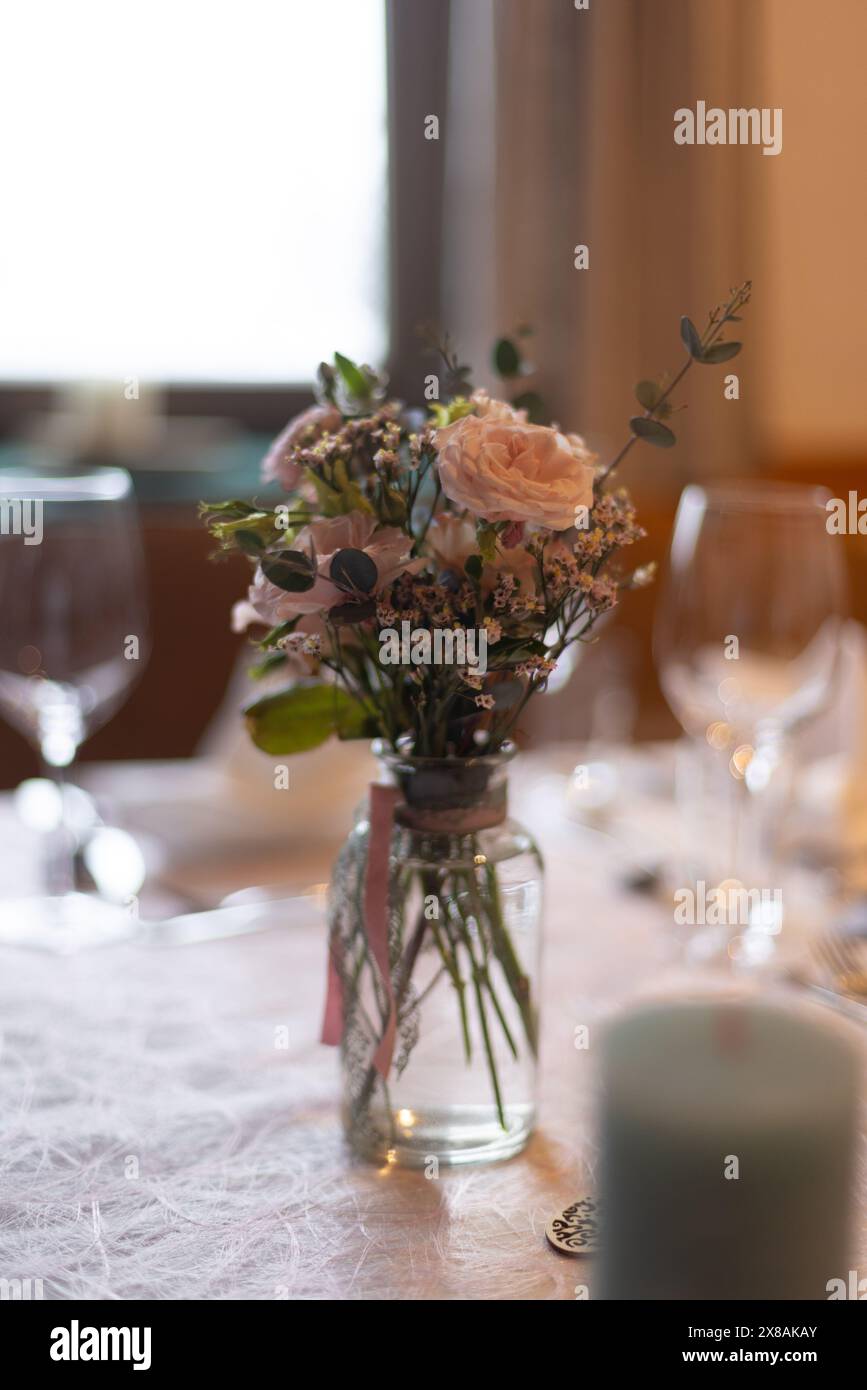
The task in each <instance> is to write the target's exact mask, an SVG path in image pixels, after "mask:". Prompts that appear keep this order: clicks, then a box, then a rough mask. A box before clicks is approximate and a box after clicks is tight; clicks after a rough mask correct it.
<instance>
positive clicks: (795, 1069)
mask: <svg viewBox="0 0 867 1390" xmlns="http://www.w3.org/2000/svg"><path fill="white" fill-rule="evenodd" d="M601 1060H602V1098H601V1135H600V1142H601V1152H600V1166H599V1197H600V1203H601V1247H600V1254H599V1269H598V1274H597V1280H596V1282H595V1286H594V1295H595V1297H597V1298H608V1299H698V1298H723V1299H733V1298H744V1299H751V1298H779V1299H805V1298H820V1299H825V1298H827V1297H828V1293H827V1284H828V1281H829V1280H830V1279H833V1278H839V1277H842V1278H844V1279H845V1277H846V1273H847V1270H848V1268H849V1264H848V1239H847V1238H848V1212H849V1199H850V1185H851V1176H852V1168H853V1151H854V1143H855V1128H856V1108H857V1093H858V1076H859V1059H858V1055H857V1052H856V1050H855V1048H854V1047H853V1046H852V1045H851V1043H850V1041H849V1039H848V1037H844V1036H842V1035H841V1033H840V1032H839V1031H836V1030H835V1031H832V1028H831V1027H826V1026H825V1025H824V1023H823V1022H822V1023H820V1022H817V1021H815V1020H814V1019H813V1018H812V1017H807V1016H805V1015H804V1014H803V1013H801V1012H794V1011H792V1010H789V1009H787V1008H785V1007H783V1006H777V1005H771V1004H765V1003H759V1002H753V1001H738V1002H730V1001H718V1002H717V1001H711V1000H704V1001H702V1002H683V1003H680V1002H671V1003H665V1004H655V1005H648V1006H644V1007H642V1008H641V1009H639V1010H637V1011H636V1012H634V1013H631V1014H629V1015H626V1016H624V1017H622V1018H620V1019H618V1020H617V1021H616V1022H614V1023H612V1024H611V1025H610V1026H609V1029H608V1031H607V1033H606V1034H605V1035H604V1038H603V1041H602V1044H601Z"/></svg>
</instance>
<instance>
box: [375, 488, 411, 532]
mask: <svg viewBox="0 0 867 1390" xmlns="http://www.w3.org/2000/svg"><path fill="white" fill-rule="evenodd" d="M379 502H380V516H381V517H382V520H383V521H386V522H388V524H389V525H390V526H403V524H404V522H405V521H406V499H405V498H404V496H403V493H402V492H401V491H400V490H399V489H398V488H396V487H389V486H388V485H387V484H386V483H382V484H381V485H380V489H379Z"/></svg>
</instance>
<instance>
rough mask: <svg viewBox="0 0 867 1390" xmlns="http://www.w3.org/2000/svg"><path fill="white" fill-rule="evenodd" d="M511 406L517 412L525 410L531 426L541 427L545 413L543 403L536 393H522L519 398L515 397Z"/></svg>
mask: <svg viewBox="0 0 867 1390" xmlns="http://www.w3.org/2000/svg"><path fill="white" fill-rule="evenodd" d="M512 405H513V406H515V408H516V409H517V410H526V412H527V419H528V420H529V421H530V424H531V425H543V424H544V423H545V416H546V414H547V411H546V409H545V402H544V401H543V400H542V397H541V396H540V395H539V393H538V391H522V392H521V394H520V396H516V397H515V399H514V400H513V401H512Z"/></svg>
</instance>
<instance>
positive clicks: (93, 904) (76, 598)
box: [0, 465, 147, 951]
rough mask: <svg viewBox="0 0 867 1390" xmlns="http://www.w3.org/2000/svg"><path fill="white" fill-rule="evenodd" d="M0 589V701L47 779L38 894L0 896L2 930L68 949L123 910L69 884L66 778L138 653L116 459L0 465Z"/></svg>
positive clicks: (134, 535) (127, 507)
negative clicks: (50, 795) (48, 812)
mask: <svg viewBox="0 0 867 1390" xmlns="http://www.w3.org/2000/svg"><path fill="white" fill-rule="evenodd" d="M0 599H2V611H0V712H2V714H3V716H4V717H5V719H6V720H7V722H8V723H9V724H11V725H12V726H13V727H14V728H16V729H17V730H18V731H19V732H20V733H21V734H23V735H24V737H25V738H26V739H28V740H29V742H30V743H31V744H33V746H34V747H35V748H36V749H37V750H38V752H39V755H40V761H41V763H42V767H43V771H44V775H45V776H47V777H49V778H51V779H52V781H53V782H54V784H55V787H56V790H57V794H56V797H55V799H54V800H55V805H56V816H55V820H54V824H53V826H52V827H51V828H50V829H48V830H47V832H46V836H45V841H46V843H45V856H44V859H45V864H44V877H45V888H46V896H44V897H39V898H35V897H31V898H23V897H21V898H17V899H15V900H7V901H4V902H2V903H0V942H5V943H11V944H15V945H33V946H41V947H45V948H47V949H54V950H61V951H67V950H74V949H77V948H78V947H80V946H84V945H90V944H96V943H101V942H105V941H111V940H114V939H117V938H118V937H120V936H122V935H125V934H126V933H127V932H128V931H129V930H130V929H131V927H132V925H133V923H134V918H133V916H132V914H131V913H130V912H128V911H125V910H124V909H123V907H121V906H119V905H112V904H110V903H108V902H105V901H101V900H100V899H98V898H93V897H88V896H86V895H85V894H81V893H76V892H75V891H74V890H75V860H74V852H75V850H76V848H77V835H76V829H75V823H74V818H71V816H70V814H69V812H70V808H71V807H72V808H74V807H75V806H76V804H77V802H76V798H75V796H74V795H72V794H71V793H72V791H73V789H71V788H69V787H65V785H64V784H65V779H66V776H67V774H68V770H69V768H70V767H71V766H72V764H73V762H74V760H75V757H76V754H77V752H78V749H79V747H80V745H81V743H82V742H83V741H84V740H85V739H86V738H88V737H89V736H90V734H92V733H93V732H94V731H95V730H96V729H98V728H100V727H101V726H102V725H103V724H104V723H106V721H107V720H109V719H110V718H111V716H112V715H113V714H114V713H115V711H116V710H117V708H118V706H119V705H120V704H121V703H122V702H123V700H125V699H126V697H127V695H128V693H129V691H130V689H131V687H132V685H133V684H134V682H135V681H136V680H137V678H138V676H139V675H140V673H141V671H142V668H143V665H144V662H145V659H146V657H147V631H146V622H147V605H146V599H145V588H144V573H143V559H142V551H141V542H140V537H139V530H138V524H137V517H136V508H135V502H134V498H133V490H132V480H131V479H130V476H129V474H128V473H127V472H126V471H125V470H124V469H122V468H80V469H75V468H72V467H56V468H55V467H46V466H39V465H35V466H33V467H27V466H19V467H14V468H5V469H2V470H0ZM78 800H79V801H80V800H81V794H79V797H78Z"/></svg>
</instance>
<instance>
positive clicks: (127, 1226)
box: [0, 760, 867, 1299]
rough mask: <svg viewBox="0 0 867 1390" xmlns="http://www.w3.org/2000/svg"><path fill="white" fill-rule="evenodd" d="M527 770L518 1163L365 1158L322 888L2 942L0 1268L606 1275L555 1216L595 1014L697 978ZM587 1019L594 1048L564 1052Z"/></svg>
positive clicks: (242, 1274)
mask: <svg viewBox="0 0 867 1390" xmlns="http://www.w3.org/2000/svg"><path fill="white" fill-rule="evenodd" d="M534 768H535V772H536V773H540V772H541V771H542V770H543V769H542V768H541V765H534V764H533V763H532V762H530V761H529V760H528V761H527V764H526V767H525V773H524V778H523V781H522V784H521V791H520V794H519V795H518V797H517V798H516V799H515V806H514V810H515V813H516V814H517V815H518V816H519V817H521V818H523V819H525V820H527V821H528V822H529V823H530V824H532V826H533V828H534V830H535V832H536V834H537V835H538V836H539V838H540V841H541V843H542V847H543V849H544V851H545V853H546V857H547V864H548V914H547V927H546V956H545V965H544V977H543V1011H544V1012H543V1038H542V1054H541V1073H542V1088H541V1092H542V1094H541V1124H540V1128H539V1132H538V1134H537V1135H536V1137H535V1139H534V1141H533V1142H532V1144H531V1146H530V1148H529V1150H528V1151H527V1152H526V1153H525V1154H524V1155H522V1156H520V1157H518V1158H516V1159H514V1160H512V1161H510V1162H508V1163H505V1164H502V1165H499V1166H491V1167H487V1168H476V1169H464V1170H462V1169H456V1170H451V1171H448V1170H443V1171H441V1174H440V1176H439V1177H438V1178H436V1179H427V1178H425V1177H424V1176H423V1175H421V1174H416V1173H404V1172H400V1171H397V1170H395V1169H387V1170H384V1171H379V1170H377V1169H376V1168H372V1167H369V1166H366V1165H363V1164H360V1163H358V1162H356V1161H354V1160H353V1159H352V1158H351V1156H350V1155H349V1154H348V1153H347V1151H346V1149H345V1147H344V1143H343V1140H342V1137H341V1132H340V1126H339V1120H338V1115H337V1097H338V1086H337V1059H336V1056H335V1053H334V1052H333V1051H331V1050H329V1049H327V1048H325V1047H322V1046H320V1044H319V1043H318V1041H317V1037H318V1030H319V1024H320V1011H321V1005H322V994H323V986H324V950H325V944H324V943H325V936H324V923H323V921H322V919H321V915H320V913H319V912H318V911H317V910H316V909H315V907H314V906H313V905H312V904H308V905H306V906H305V907H304V908H303V909H302V910H296V911H294V912H293V913H291V914H288V917H289V918H291V920H287V921H285V922H283V923H278V924H277V925H275V927H274V928H273V929H271V930H267V931H264V932H261V933H259V934H256V935H249V936H241V937H235V938H229V939H226V940H221V941H213V942H206V943H201V944H197V945H189V946H184V947H174V948H168V947H155V946H152V945H150V946H149V945H147V944H145V943H143V942H136V943H131V944H127V945H123V946H117V947H112V948H109V949H105V950H100V951H92V952H89V953H87V954H82V955H79V956H74V957H70V958H63V959H61V958H55V957H49V956H41V955H37V954H32V953H29V952H25V951H6V952H5V953H2V954H0V1027H2V1049H0V1114H2V1135H3V1138H2V1145H0V1276H2V1277H5V1278H22V1279H24V1278H30V1279H31V1280H33V1279H41V1280H42V1287H43V1291H44V1296H45V1297H46V1298H79V1297H81V1298H100V1299H129V1298H181V1299H224V1298H245V1299H247V1298H249V1299H274V1298H293V1299H295V1298H302V1299H310V1298H339V1299H362V1298H397V1299H407V1298H440V1299H452V1298H473V1299H488V1298H493V1299H516V1298H542V1299H564V1298H566V1299H570V1298H574V1297H575V1286H576V1285H577V1284H582V1283H588V1282H589V1283H590V1284H591V1287H592V1273H591V1272H590V1270H589V1262H588V1261H586V1260H584V1261H581V1260H575V1259H570V1258H569V1257H565V1256H560V1255H558V1254H556V1253H555V1252H554V1251H552V1250H551V1249H550V1248H549V1246H548V1245H547V1242H546V1240H545V1235H544V1228H545V1224H546V1222H547V1221H548V1220H549V1218H550V1217H551V1216H552V1214H554V1212H555V1211H557V1210H559V1209H562V1208H563V1207H565V1206H567V1205H568V1204H569V1203H570V1202H571V1201H572V1200H573V1199H574V1198H575V1197H576V1196H577V1195H578V1194H579V1193H581V1192H586V1191H588V1190H589V1189H591V1188H592V1183H593V1169H594V1159H595V1154H594V1135H593V1076H594V1073H593V1048H592V1037H593V1029H594V1028H595V1027H596V1026H597V1025H598V1022H599V1020H600V1019H601V1017H602V1016H603V1014H604V1013H605V1012H606V1011H607V1010H608V1009H610V1008H611V1007H612V1005H613V1004H615V1003H616V1002H617V1000H618V999H620V998H622V997H624V996H626V995H628V994H631V993H634V992H641V991H642V990H645V989H647V988H649V987H652V988H654V989H659V988H669V987H670V988H682V987H683V980H682V978H681V977H680V976H679V975H678V974H677V972H675V973H673V974H672V973H671V967H670V965H669V964H667V957H668V955H669V953H670V940H669V938H668V936H667V933H666V920H665V914H664V913H663V912H662V910H661V909H660V908H659V907H658V906H656V905H655V904H654V903H653V902H652V901H650V900H649V899H647V898H643V897H640V896H637V895H635V894H628V893H627V892H625V891H624V890H623V889H622V887H620V886H619V885H618V883H617V881H616V874H615V873H614V872H613V866H614V864H615V862H616V857H615V858H611V857H609V858H606V856H605V855H603V854H601V853H600V842H599V841H598V840H597V839H596V838H595V837H593V836H586V835H585V834H584V833H583V832H582V831H581V830H580V829H578V828H576V827H575V826H574V825H573V824H570V823H569V822H568V821H567V820H566V819H565V818H564V816H563V814H562V809H561V804H560V801H559V798H558V796H557V795H556V794H555V789H554V787H553V784H552V783H550V782H549V781H546V780H545V779H544V778H542V779H541V780H540V779H539V777H538V776H536V775H534ZM299 874H300V876H301V877H302V878H303V877H304V871H303V869H299ZM309 877H313V875H312V874H310V876H309ZM308 881H309V878H308ZM669 921H670V919H669ZM660 972H663V973H662V974H661V973H660ZM665 972H668V973H667V974H666V973H665ZM666 981H667V983H666ZM577 1024H587V1025H589V1026H590V1029H591V1047H590V1049H589V1051H583V1050H582V1051H576V1049H575V1047H574V1045H573V1038H574V1030H575V1027H576V1025H577ZM284 1030H285V1031H284ZM287 1041H288V1045H285V1044H286V1043H287ZM862 1167H863V1163H862ZM864 1210H865V1207H864V1204H863V1203H862V1204H861V1207H860V1218H859V1220H858V1222H857V1229H856V1231H855V1233H854V1234H855V1242H854V1251H853V1255H854V1258H855V1260H856V1261H858V1260H859V1259H860V1267H861V1268H862V1269H863V1268H865V1259H867V1239H865V1222H864V1219H863V1216H864ZM636 1257H637V1258H640V1252H636ZM856 1267H857V1266H856Z"/></svg>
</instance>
